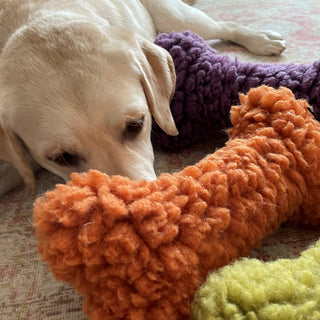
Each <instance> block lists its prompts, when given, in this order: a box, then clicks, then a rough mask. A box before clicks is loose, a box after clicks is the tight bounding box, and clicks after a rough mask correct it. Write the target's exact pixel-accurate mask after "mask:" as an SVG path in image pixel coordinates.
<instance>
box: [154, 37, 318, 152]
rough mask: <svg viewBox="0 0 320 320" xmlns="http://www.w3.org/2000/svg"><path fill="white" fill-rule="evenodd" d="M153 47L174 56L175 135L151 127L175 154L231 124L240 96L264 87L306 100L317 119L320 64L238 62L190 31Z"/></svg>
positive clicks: (160, 39)
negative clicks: (230, 115)
mask: <svg viewBox="0 0 320 320" xmlns="http://www.w3.org/2000/svg"><path fill="white" fill-rule="evenodd" d="M155 43H156V44H158V45H159V46H161V47H163V48H165V49H166V50H167V51H168V52H169V53H170V54H171V56H172V58H173V61H174V64H175V68H176V74H177V83H176V92H175V95H174V97H173V100H172V103H171V110H172V114H173V117H174V119H175V121H176V125H177V128H178V130H179V135H178V136H176V137H171V136H168V135H166V134H165V133H164V132H163V131H161V129H160V128H159V127H158V126H157V124H156V123H154V124H153V135H152V140H153V143H154V145H156V146H160V147H163V148H165V149H167V150H171V151H176V150H179V149H181V148H184V147H187V146H190V145H191V144H193V143H195V142H199V141H202V140H204V139H205V137H207V136H210V132H212V131H213V130H216V129H217V128H220V129H221V128H226V127H228V126H229V125H230V120H229V111H230V108H231V106H232V105H236V104H238V103H239V93H247V92H248V91H249V90H250V88H253V87H258V86H260V85H263V84H265V85H268V86H270V87H274V88H278V87H280V86H284V87H287V88H289V89H291V90H292V92H293V93H294V95H295V97H296V98H298V99H299V98H304V99H306V100H307V101H308V103H309V104H310V105H312V106H313V108H314V113H315V115H316V118H317V119H318V120H319V116H320V79H319V78H320V75H319V71H320V61H316V62H315V63H313V64H311V65H307V64H300V65H297V64H293V63H290V64H260V63H257V64H254V63H240V62H238V61H237V59H235V60H232V59H230V58H229V57H228V56H221V55H220V56H219V55H218V54H217V51H215V50H214V49H212V48H211V47H210V46H209V45H208V44H207V43H206V42H205V41H204V40H203V39H202V38H201V37H199V36H198V35H196V34H194V33H191V32H189V31H185V32H180V33H175V32H172V33H170V34H166V33H162V34H159V35H158V37H157V38H156V40H155Z"/></svg>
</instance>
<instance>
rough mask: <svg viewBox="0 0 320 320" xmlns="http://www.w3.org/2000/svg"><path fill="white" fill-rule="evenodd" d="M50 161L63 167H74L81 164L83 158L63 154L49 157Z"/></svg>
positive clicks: (67, 153) (66, 153)
mask: <svg viewBox="0 0 320 320" xmlns="http://www.w3.org/2000/svg"><path fill="white" fill-rule="evenodd" d="M48 160H50V161H52V162H54V163H56V164H57V165H59V166H62V167H67V166H68V167H74V166H78V165H79V164H80V161H81V158H80V157H79V156H77V155H74V154H71V153H69V152H62V153H60V154H57V155H55V156H53V157H48Z"/></svg>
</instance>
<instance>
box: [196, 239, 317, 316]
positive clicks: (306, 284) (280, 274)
mask: <svg viewBox="0 0 320 320" xmlns="http://www.w3.org/2000/svg"><path fill="white" fill-rule="evenodd" d="M191 319H192V320H219V319H221V320H222V319H224V320H225V319H228V320H244V319H246V320H307V319H308V320H318V319H320V240H319V241H318V242H317V243H316V245H315V246H313V247H311V248H310V249H308V250H306V251H304V252H303V253H302V254H301V256H300V257H299V258H298V259H292V260H290V259H279V260H276V261H273V262H266V263H264V262H261V261H259V260H257V259H243V260H241V261H239V262H236V263H234V264H233V265H229V266H226V267H224V268H222V269H221V270H220V271H218V272H217V273H212V274H211V275H210V276H209V277H208V278H207V281H206V283H205V284H204V285H203V286H202V287H201V288H200V289H199V291H198V292H197V294H196V296H195V299H194V301H193V304H192V314H191Z"/></svg>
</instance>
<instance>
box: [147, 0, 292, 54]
mask: <svg viewBox="0 0 320 320" xmlns="http://www.w3.org/2000/svg"><path fill="white" fill-rule="evenodd" d="M142 3H143V4H144V5H145V7H146V8H147V9H148V11H149V13H150V15H151V16H152V18H153V21H154V24H155V27H156V29H157V31H158V32H167V33H168V32H170V31H182V30H191V31H192V32H195V33H197V34H198V35H200V36H201V37H202V38H204V39H205V40H212V39H221V40H228V41H232V42H234V43H237V44H239V45H241V46H243V47H245V48H247V50H249V51H250V52H252V53H254V54H257V55H278V54H280V53H281V52H282V51H283V50H284V49H285V48H286V42H285V41H284V40H283V39H282V38H281V35H280V34H278V33H277V32H273V31H269V30H259V31H257V30H252V29H249V28H247V27H244V26H240V25H238V24H236V23H234V22H215V21H214V20H212V19H211V18H210V17H209V16H208V15H206V14H205V13H204V12H202V11H200V10H198V9H196V8H194V7H190V6H189V5H187V4H185V3H184V2H182V1H176V0H162V1H153V0H142Z"/></svg>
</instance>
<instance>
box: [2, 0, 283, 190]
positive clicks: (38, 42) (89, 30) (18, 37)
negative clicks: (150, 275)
mask: <svg viewBox="0 0 320 320" xmlns="http://www.w3.org/2000/svg"><path fill="white" fill-rule="evenodd" d="M185 2H187V3H188V4H192V2H193V1H185ZM188 4H186V3H184V2H182V1H180V0H161V1H154V0H140V1H138V0H122V1H120V0H64V1H60V0H0V50H1V57H0V159H1V161H0V194H4V193H5V192H7V191H8V190H9V189H11V188H13V187H15V186H16V185H18V184H19V183H21V182H22V180H24V182H25V183H26V184H27V185H28V186H29V187H31V188H33V187H34V185H35V178H34V170H36V169H37V168H38V167H44V168H46V169H48V170H50V171H51V172H53V173H55V174H57V175H59V176H61V177H63V178H64V179H68V177H69V174H70V173H71V172H73V171H77V172H82V171H86V170H88V169H90V168H95V169H98V170H101V171H104V172H106V173H108V174H121V175H126V176H128V177H130V178H132V179H147V180H152V179H154V178H155V173H154V169H153V150H152V145H151V141H150V130H151V118H152V116H153V117H154V119H155V120H156V121H157V123H158V124H159V126H160V127H161V128H162V129H163V130H164V131H165V132H166V133H167V134H169V135H176V134H177V133H178V132H177V129H176V127H175V124H174V120H173V118H172V115H171V113H170V108H169V103H170V99H171V97H172V95H173V92H174V88H175V73H174V67H173V63H172V60H171V57H170V56H169V54H168V53H167V52H166V51H165V50H163V49H161V48H160V47H158V46H156V45H154V44H153V40H154V38H155V36H156V33H157V32H170V31H172V30H175V31H181V30H185V29H189V30H192V31H193V32H196V33H198V34H199V35H200V36H202V37H203V38H205V39H208V40H209V39H224V40H231V41H233V42H235V43H238V44H240V45H242V46H245V47H246V48H247V49H248V50H250V51H251V52H253V53H255V54H265V55H270V54H279V53H281V52H282V51H283V50H284V48H285V42H284V41H283V40H282V39H281V36H280V35H279V34H277V33H274V32H272V31H254V30H250V29H248V28H246V27H243V26H238V25H236V24H235V23H233V22H219V23H217V22H214V21H213V20H212V19H211V18H209V17H208V16H207V15H206V14H204V13H203V12H201V11H199V10H197V9H196V8H194V7H192V6H189V5H188Z"/></svg>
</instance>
